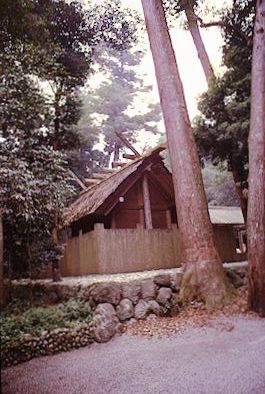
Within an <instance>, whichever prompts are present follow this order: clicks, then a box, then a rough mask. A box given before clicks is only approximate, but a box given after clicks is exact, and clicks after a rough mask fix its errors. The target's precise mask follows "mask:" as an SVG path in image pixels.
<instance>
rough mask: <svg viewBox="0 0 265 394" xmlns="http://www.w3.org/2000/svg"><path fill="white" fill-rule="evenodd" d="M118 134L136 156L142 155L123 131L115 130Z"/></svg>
mask: <svg viewBox="0 0 265 394" xmlns="http://www.w3.org/2000/svg"><path fill="white" fill-rule="evenodd" d="M115 133H116V135H117V136H118V137H119V138H120V140H121V141H122V142H123V143H124V145H125V146H127V148H129V149H130V150H131V151H132V152H133V153H134V154H135V156H136V157H141V155H140V153H139V152H138V151H137V150H136V149H135V148H134V147H133V146H132V144H131V143H130V142H129V141H128V140H127V139H126V138H125V137H124V135H122V133H119V132H118V131H116V132H115Z"/></svg>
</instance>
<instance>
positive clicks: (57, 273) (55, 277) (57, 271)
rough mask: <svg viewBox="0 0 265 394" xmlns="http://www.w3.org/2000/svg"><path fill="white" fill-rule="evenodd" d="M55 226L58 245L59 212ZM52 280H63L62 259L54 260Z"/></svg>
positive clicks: (53, 231) (53, 233)
mask: <svg viewBox="0 0 265 394" xmlns="http://www.w3.org/2000/svg"><path fill="white" fill-rule="evenodd" d="M54 222H55V226H54V229H53V230H52V237H53V239H54V242H55V243H56V244H57V245H58V244H59V239H58V231H59V225H58V214H57V213H56V214H55V221H54ZM51 263H52V280H53V282H60V281H61V280H62V277H61V270H60V261H59V260H57V259H54V260H52V262H51Z"/></svg>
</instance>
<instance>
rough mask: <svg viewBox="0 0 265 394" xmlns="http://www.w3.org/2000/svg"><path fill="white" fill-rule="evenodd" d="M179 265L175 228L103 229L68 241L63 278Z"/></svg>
mask: <svg viewBox="0 0 265 394" xmlns="http://www.w3.org/2000/svg"><path fill="white" fill-rule="evenodd" d="M179 266H180V253H179V242H178V232H177V229H176V228H174V229H173V230H164V229H162V230H145V229H140V228H139V229H114V230H112V229H104V227H103V225H102V224H96V225H95V230H94V231H91V232H89V233H86V234H82V233H80V234H79V237H74V238H71V239H69V240H68V241H67V245H66V250H65V255H64V257H63V259H62V260H61V272H62V276H79V275H88V274H110V273H122V272H133V271H144V270H152V269H160V268H174V267H179Z"/></svg>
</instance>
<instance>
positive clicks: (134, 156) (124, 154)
mask: <svg viewBox="0 0 265 394" xmlns="http://www.w3.org/2000/svg"><path fill="white" fill-rule="evenodd" d="M122 157H123V158H124V159H129V160H135V159H137V156H136V155H130V154H128V153H123V155H122Z"/></svg>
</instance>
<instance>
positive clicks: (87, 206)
mask: <svg viewBox="0 0 265 394" xmlns="http://www.w3.org/2000/svg"><path fill="white" fill-rule="evenodd" d="M164 149H166V146H165V145H160V146H158V147H156V148H155V149H153V150H151V151H149V152H147V153H146V154H145V155H143V156H141V157H139V158H137V159H135V160H133V161H132V162H131V163H129V164H127V165H126V166H125V167H123V168H121V169H120V170H117V172H116V173H113V174H111V175H110V176H108V177H107V178H105V179H103V180H102V181H101V182H100V183H98V184H96V185H94V186H90V187H88V188H87V189H86V190H84V191H82V192H81V193H80V194H79V196H78V198H77V199H76V200H75V201H74V202H73V203H72V204H71V205H70V206H69V207H68V208H67V210H66V212H65V215H64V223H65V224H70V223H73V222H75V221H77V220H79V219H81V218H82V217H84V216H87V215H90V214H92V213H96V211H97V210H98V209H99V208H100V207H101V205H102V204H103V203H104V202H105V201H106V200H107V198H108V197H110V196H111V195H112V194H113V193H114V192H115V191H116V190H117V189H118V187H119V186H120V185H121V184H122V183H123V182H124V181H125V180H126V179H127V178H128V177H129V176H130V175H131V174H133V173H135V172H136V171H137V170H138V169H139V167H141V166H142V167H144V164H145V162H148V161H149V160H148V159H150V158H151V157H152V156H153V157H155V156H158V155H159V153H160V152H161V151H163V150H164Z"/></svg>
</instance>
